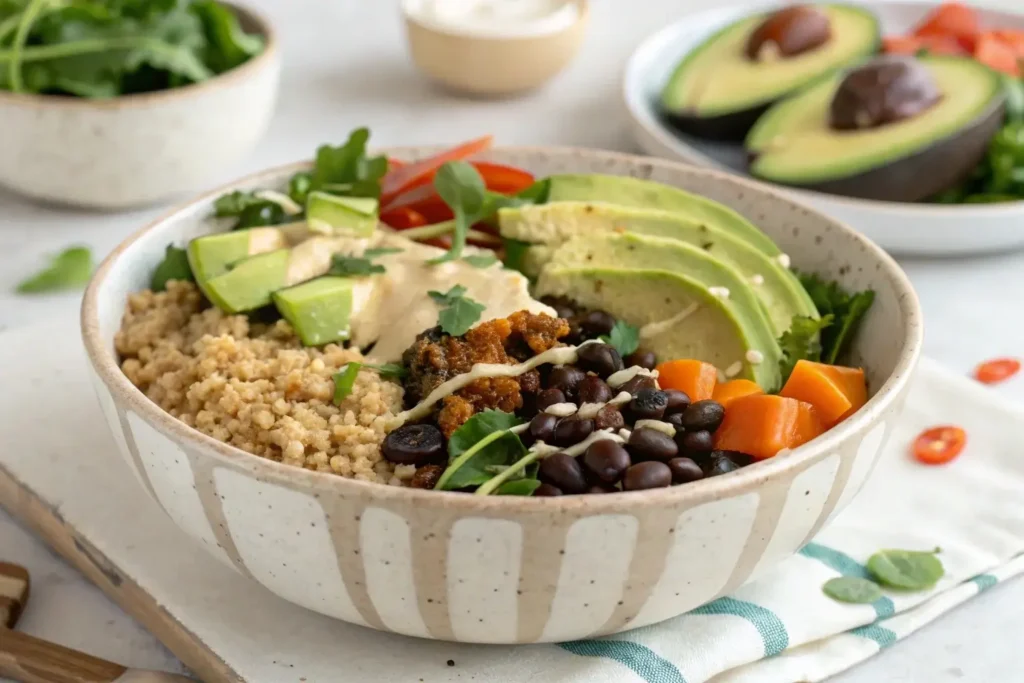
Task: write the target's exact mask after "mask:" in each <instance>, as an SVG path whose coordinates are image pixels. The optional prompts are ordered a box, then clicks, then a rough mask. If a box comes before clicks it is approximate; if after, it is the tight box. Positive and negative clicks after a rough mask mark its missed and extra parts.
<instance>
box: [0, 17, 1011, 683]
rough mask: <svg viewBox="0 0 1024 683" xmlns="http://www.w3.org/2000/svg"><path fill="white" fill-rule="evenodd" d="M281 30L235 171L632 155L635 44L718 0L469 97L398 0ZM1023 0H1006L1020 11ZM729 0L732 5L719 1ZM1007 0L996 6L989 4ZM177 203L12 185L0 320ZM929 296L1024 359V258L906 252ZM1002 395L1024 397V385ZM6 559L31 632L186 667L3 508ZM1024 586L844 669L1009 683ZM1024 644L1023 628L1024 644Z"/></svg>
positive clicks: (60, 299) (63, 311)
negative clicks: (366, 149)
mask: <svg viewBox="0 0 1024 683" xmlns="http://www.w3.org/2000/svg"><path fill="white" fill-rule="evenodd" d="M250 2H251V4H253V5H255V6H257V7H259V8H260V9H262V10H263V11H264V12H266V14H268V15H269V16H270V17H271V19H272V20H274V21H275V23H276V24H277V26H278V27H279V31H280V35H281V38H282V41H283V52H284V73H283V82H282V88H281V98H280V102H279V106H278V110H277V115H276V118H275V119H274V122H273V125H272V128H271V130H270V133H269V134H268V136H267V138H266V140H265V142H263V143H262V144H261V145H260V147H259V149H258V150H256V152H255V153H254V154H253V155H252V156H251V157H250V158H249V159H248V160H246V161H245V162H244V163H243V164H240V165H239V166H238V167H237V168H235V169H232V170H231V171H230V172H229V173H226V174H225V176H224V180H225V181H226V180H229V179H230V178H231V177H235V176H238V175H241V174H243V173H245V172H248V171H253V170H256V169H259V168H263V167H266V166H270V165H273V164H278V163H283V162H287V161H293V160H296V159H300V158H305V157H308V156H310V155H311V153H312V151H313V150H314V148H315V147H316V145H317V144H319V143H321V142H323V141H328V140H329V141H340V140H342V139H343V138H344V136H345V135H346V134H347V133H348V131H349V130H350V129H352V128H354V127H356V126H359V125H369V126H370V127H371V128H372V130H373V141H374V143H376V144H377V145H394V144H415V143H454V142H457V141H460V140H463V139H467V138H471V137H474V136H477V135H482V134H485V133H493V134H494V135H495V136H496V138H497V140H498V141H499V142H500V143H503V144H517V143H531V144H558V145H575V146H589V147H603V148H608V149H618V150H626V151H633V150H634V149H635V148H634V146H633V144H632V142H631V140H630V139H629V137H628V134H627V127H626V115H625V112H624V110H623V107H622V105H621V103H620V97H619V85H620V76H621V68H622V65H623V63H624V61H625V59H626V57H627V56H628V55H629V53H630V51H631V50H632V49H633V48H634V47H635V46H636V45H637V44H638V43H639V42H640V41H641V40H642V39H643V38H644V37H645V36H646V35H648V34H650V33H651V32H653V31H655V30H657V29H658V28H660V27H661V26H663V25H664V23H665V21H666V17H675V16H677V15H679V14H680V13H681V12H682V11H683V9H682V7H691V8H693V7H700V6H709V5H711V4H712V2H711V0H642V1H637V2H631V3H625V2H622V1H621V0H592V3H593V13H592V23H591V27H590V30H589V34H588V37H587V41H586V43H585V45H584V48H583V52H582V54H581V55H580V56H579V58H578V59H577V60H576V61H575V62H574V63H573V64H572V65H571V66H570V68H569V69H568V70H567V71H566V72H565V73H563V74H562V75H561V76H560V77H559V78H558V79H557V80H556V81H555V82H554V83H552V84H550V85H549V86H548V87H547V88H545V89H543V90H541V91H539V92H536V93H532V94H530V95H528V96H526V97H523V98H520V99H516V100H508V101H477V100H465V99H461V98H457V97H455V96H452V95H449V94H446V93H443V92H440V91H439V90H437V89H435V88H434V87H432V86H431V85H429V84H428V83H427V82H426V81H424V80H423V79H421V78H420V77H419V75H418V74H417V73H416V72H415V71H414V70H413V67H412V65H411V64H410V62H409V60H408V58H407V56H406V53H405V48H404V42H403V39H402V28H401V23H400V21H399V17H398V11H397V1H396V0H373V1H370V0H336V1H335V2H323V1H322V0H288V2H282V1H281V0H250ZM1015 2H1016V0H1001V2H1000V3H999V4H1003V5H1005V6H1007V7H1009V6H1012V5H1013V4H1014V3H1015ZM715 4H719V3H715ZM989 4H995V3H989ZM163 210H165V209H164V208H162V207H161V208H154V209H147V210H141V211H135V212H129V213H123V214H104V213H82V212H77V211H72V210H67V209H58V208H52V207H42V206H38V205H35V204H32V203H30V202H28V201H25V200H22V199H21V198H19V197H16V196H14V195H11V194H8V193H6V192H4V191H2V190H0V329H6V328H11V327H15V326H19V325H24V324H26V323H29V322H32V321H36V320H43V319H49V318H53V317H56V316H75V315H77V308H78V301H79V297H78V295H76V294H67V295H55V296H46V297H33V298H26V297H19V296H16V295H14V294H13V293H12V290H13V287H14V285H15V284H16V283H17V282H18V281H20V280H21V279H22V278H23V277H25V276H26V275H28V274H29V273H31V272H33V271H34V270H36V269H37V268H38V267H39V266H40V265H41V264H42V263H43V260H44V259H45V255H46V254H48V253H53V252H57V251H59V250H60V249H62V248H64V247H66V246H68V245H69V244H72V243H82V244H88V245H90V246H91V247H92V248H93V250H94V252H95V253H96V254H98V255H99V254H105V253H106V252H108V251H109V250H110V249H111V248H113V247H114V246H115V245H116V244H117V243H118V242H120V241H121V240H122V239H123V238H124V237H125V236H126V235H128V234H129V233H130V232H132V231H134V230H136V229H137V228H139V227H141V226H142V225H143V224H144V223H145V222H147V221H149V220H150V219H152V218H153V217H155V216H156V215H158V214H159V213H161V212H162V211H163ZM903 265H904V267H905V268H906V269H907V272H908V273H909V274H910V276H911V278H912V280H913V281H914V284H915V285H916V287H917V290H918V292H919V294H920V297H921V300H922V303H923V306H924V310H925V315H926V320H927V334H926V341H925V349H926V353H927V354H928V355H930V356H932V357H934V358H936V359H938V360H940V361H942V362H944V363H946V364H947V365H949V366H951V367H954V368H957V369H960V370H963V371H965V372H967V371H968V370H969V369H970V368H971V367H972V366H973V365H974V364H975V363H977V362H978V361H979V360H982V359H986V358H990V357H994V356H997V355H1020V354H1021V352H1022V349H1024V324H1022V322H1021V318H1020V316H1019V315H1016V314H1015V313H1016V312H1018V311H1019V310H1020V296H1021V294H1020V292H1021V288H1020V286H1019V285H1015V284H1013V283H1015V282H1018V280H1016V277H1017V276H1018V274H1019V273H1020V272H1021V271H1022V269H1024V253H1017V254H1004V255H1000V256H994V257H988V258H974V259H958V260H942V261H925V260H908V261H904V262H903ZM999 391H1002V392H1005V393H1006V394H1007V395H1008V396H1014V395H1015V396H1016V397H1017V398H1019V399H1024V380H1017V381H1016V382H1010V383H1008V385H1006V386H1004V387H1001V388H1000V389H999ZM0 548H3V556H4V557H3V558H2V559H6V560H12V561H16V562H19V563H21V564H24V565H26V566H27V567H28V568H29V569H30V571H31V572H32V576H33V579H34V582H35V585H34V588H33V598H32V603H31V605H30V607H29V609H28V611H27V613H26V614H25V616H24V618H23V620H22V628H24V629H25V630H26V631H28V632H31V633H34V634H36V635H40V636H43V637H47V638H50V639H53V640H56V641H58V642H62V643H65V644H67V645H70V646H73V647H79V648H82V649H85V650H87V651H89V652H92V653H94V654H96V655H99V656H103V657H107V658H111V659H115V660H117V661H120V662H122V663H125V664H129V665H133V666H140V667H148V668H160V669H167V670H178V669H177V668H176V667H178V664H177V662H176V661H175V659H174V658H173V656H171V655H170V654H169V653H168V652H167V651H166V650H164V649H163V647H162V646H160V645H159V643H157V642H156V641H155V640H154V639H153V638H152V637H151V636H149V635H148V634H147V633H146V632H145V631H144V630H143V629H141V628H140V627H139V626H138V625H137V624H135V622H133V621H132V620H131V619H130V618H129V617H127V616H126V615H124V614H123V613H122V612H121V611H120V610H119V609H118V608H117V606H116V605H113V604H112V603H110V602H109V601H108V600H107V599H106V598H105V597H104V596H103V595H102V594H101V593H100V592H99V591H98V590H97V589H95V588H94V587H92V586H91V585H90V584H89V583H88V582H87V581H86V580H85V579H84V578H82V577H80V576H79V575H78V574H77V573H76V572H75V571H74V570H72V569H70V568H69V567H67V566H66V565H65V564H64V563H63V562H62V561H61V560H60V559H58V558H56V557H55V556H54V555H52V554H51V553H50V552H49V551H48V550H47V549H46V548H45V547H44V546H43V545H42V544H41V543H40V542H38V541H37V540H35V539H34V538H32V537H31V536H30V535H29V534H28V533H26V532H25V531H24V530H23V529H21V528H20V527H18V526H17V525H16V524H15V523H14V522H13V521H11V520H10V518H8V517H7V516H6V515H5V514H4V513H3V512H2V511H0ZM1021 604H1024V582H1021V581H1018V582H1016V583H1011V584H1008V585H1005V586H1002V587H1000V588H999V589H997V590H993V591H991V592H990V593H987V594H985V595H983V596H981V597H979V598H978V599H976V600H974V601H973V602H972V603H970V604H969V605H967V606H965V607H962V608H960V609H959V610H957V611H956V612H955V613H953V614H951V615H949V616H948V617H946V618H945V619H941V620H939V622H937V623H936V624H933V625H931V626H929V627H927V628H926V629H924V630H923V631H922V632H921V633H920V634H919V635H916V636H914V637H912V638H910V639H909V640H907V641H906V642H904V643H901V644H900V645H898V646H896V647H894V648H892V649H890V650H887V651H886V652H885V653H883V654H882V655H880V656H879V657H876V658H875V659H874V660H872V661H871V662H869V663H868V664H866V665H863V666H862V667H860V668H858V669H856V670H854V671H851V672H849V673H847V674H845V675H843V676H840V677H839V678H838V679H837V680H839V681H841V682H842V683H869V682H871V683H874V682H875V681H887V682H888V683H903V682H906V683H910V682H919V681H932V682H933V683H953V682H954V681H956V682H964V683H981V682H982V681H984V682H985V683H999V682H1001V681H1007V682H1009V681H1019V680H1021V679H1022V677H1024V674H1022V673H1021V664H1020V663H1019V658H1018V657H1017V652H1016V651H1015V648H1014V645H1013V644H1012V643H1011V640H1013V639H1012V638H1010V637H1009V636H1008V635H1007V634H1012V633H1018V634H1019V633H1021V632H1022V631H1024V613H1022V612H1021V610H1019V609H1017V608H1014V607H1013V606H1014V605H1016V606H1019V605H1021ZM1017 642H1018V643H1019V639H1017Z"/></svg>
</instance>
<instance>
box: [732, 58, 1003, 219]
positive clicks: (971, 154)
mask: <svg viewBox="0 0 1024 683" xmlns="http://www.w3.org/2000/svg"><path fill="white" fill-rule="evenodd" d="M918 62H919V63H920V64H921V65H923V66H924V67H925V68H927V69H928V71H929V72H930V73H931V76H932V77H933V79H934V80H935V83H936V85H937V86H938V88H939V90H940V91H941V93H942V94H943V97H942V98H941V99H940V100H939V101H938V102H937V103H936V104H934V105H932V106H931V107H930V108H928V109H926V110H924V111H923V112H921V113H919V114H917V115H915V116H912V117H910V118H907V119H904V120H901V121H895V122H891V123H886V124H884V125H881V126H877V127H873V128H863V129H856V130H835V129H833V128H831V127H830V125H829V115H828V114H829V109H830V106H831V103H832V99H833V97H834V95H835V92H836V89H837V88H838V87H839V84H840V83H841V81H842V78H843V74H833V75H831V76H829V77H826V78H824V79H821V80H820V81H819V82H817V83H814V84H812V85H811V86H809V87H807V88H806V89H804V90H802V91H800V92H798V93H796V94H795V95H793V96H792V97H790V98H788V99H785V100H783V101H781V102H779V103H778V104H776V105H775V106H774V107H772V108H771V109H769V110H768V112H766V113H765V115H764V116H763V117H761V119H760V121H758V123H757V125H755V126H754V128H753V129H752V130H751V131H750V135H749V136H748V137H747V140H746V147H747V151H748V152H749V153H750V156H751V159H752V160H751V163H750V172H751V174H752V175H754V176H757V177H758V178H762V179H764V180H768V181H771V182H776V183H782V184H785V185H792V186H796V187H803V188H807V189H813V190H820V191H824V192H832V193H835V194H841V195H846V196H850V197H861V198H865V199H880V200H888V201H919V200H921V199H925V198H927V197H929V196H931V195H933V194H935V193H937V192H941V191H942V190H944V189H946V188H948V187H950V186H952V185H955V184H956V183H957V182H958V181H960V180H962V179H963V177H964V176H965V175H966V174H969V173H970V172H971V170H973V169H974V168H975V166H977V164H978V162H980V161H981V159H982V158H983V157H984V155H985V153H986V150H987V148H988V143H989V141H990V140H991V139H992V136H993V135H994V134H995V133H996V131H997V130H998V129H999V127H1000V126H1001V125H1002V123H1003V114H1004V102H1005V95H1004V90H1003V86H1002V81H1001V80H1000V77H999V75H998V74H997V73H996V72H994V71H992V70H990V69H989V68H988V67H986V66H984V65H983V64H980V63H978V62H976V61H974V60H973V59H970V58H958V57H945V56H934V57H921V58H918Z"/></svg>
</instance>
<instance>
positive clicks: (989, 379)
mask: <svg viewBox="0 0 1024 683" xmlns="http://www.w3.org/2000/svg"><path fill="white" fill-rule="evenodd" d="M1018 372H1020V361H1019V360H1017V359H1016V358H995V359H993V360H990V361H986V362H984V363H982V364H981V365H979V366H978V367H976V368H975V369H974V379H976V380H978V381H979V382H981V383H982V384H997V383H999V382H1002V381H1005V380H1008V379H1010V378H1011V377H1013V376H1014V375H1016V374H1017V373H1018Z"/></svg>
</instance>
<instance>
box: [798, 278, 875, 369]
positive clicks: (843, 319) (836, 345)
mask: <svg viewBox="0 0 1024 683" xmlns="http://www.w3.org/2000/svg"><path fill="white" fill-rule="evenodd" d="M800 283H801V284H802V285H803V286H804V289H806V290H807V293H808V294H809V295H810V297H811V300H812V301H814V305H815V307H816V308H817V309H818V312H819V313H820V314H821V315H822V316H827V315H831V316H832V322H831V323H830V324H829V325H828V326H827V327H825V328H824V329H823V330H822V332H821V360H822V362H824V363H835V362H836V361H837V360H838V359H839V357H840V356H842V355H843V353H844V352H845V351H846V349H847V348H849V346H850V342H851V341H852V340H853V336H854V334H855V333H856V331H857V327H858V325H860V322H861V320H862V319H863V318H864V314H865V313H867V311H868V309H869V308H870V307H871V304H872V303H873V302H874V300H875V293H874V292H873V291H872V290H870V289H868V290H865V291H863V292H855V293H854V294H847V293H846V292H844V291H843V289H842V288H841V287H840V286H839V284H838V283H837V282H825V281H824V280H822V279H821V278H820V277H819V276H817V275H813V274H801V275H800Z"/></svg>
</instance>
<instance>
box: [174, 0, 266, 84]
mask: <svg viewBox="0 0 1024 683" xmlns="http://www.w3.org/2000/svg"><path fill="white" fill-rule="evenodd" d="M191 10H192V13H193V14H194V15H195V16H196V17H198V18H199V20H200V21H201V22H202V24H203V30H204V32H205V34H206V42H207V46H206V51H205V53H204V56H205V61H206V63H207V64H208V65H209V66H210V67H211V68H212V69H213V70H214V71H216V72H217V73H221V72H223V71H227V70H228V69H234V68H235V67H236V66H240V65H241V64H243V63H245V62H247V61H249V60H250V59H251V58H253V57H255V56H256V55H258V54H259V53H260V52H262V51H263V39H262V38H261V37H259V36H255V35H250V34H248V33H246V32H245V31H244V30H242V26H241V24H240V23H239V22H238V17H236V16H235V14H234V12H232V11H231V10H229V9H228V8H227V7H225V6H224V5H222V4H220V3H219V2H212V1H211V0H202V1H201V2H193V3H192V5H191Z"/></svg>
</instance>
